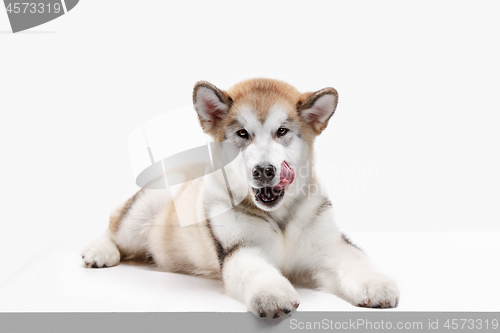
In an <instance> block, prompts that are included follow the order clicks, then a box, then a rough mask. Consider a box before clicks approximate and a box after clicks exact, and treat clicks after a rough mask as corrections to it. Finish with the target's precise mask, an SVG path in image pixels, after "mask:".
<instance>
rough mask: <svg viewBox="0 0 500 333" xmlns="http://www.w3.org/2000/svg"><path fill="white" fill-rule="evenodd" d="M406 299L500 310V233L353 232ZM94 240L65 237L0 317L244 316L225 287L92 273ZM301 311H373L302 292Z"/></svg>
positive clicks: (132, 269)
mask: <svg viewBox="0 0 500 333" xmlns="http://www.w3.org/2000/svg"><path fill="white" fill-rule="evenodd" d="M349 236H350V238H352V240H353V241H354V242H355V243H357V244H359V245H360V246H361V247H362V248H363V249H364V250H365V251H366V252H368V253H369V254H370V256H371V258H372V261H373V262H374V263H375V264H376V266H377V267H378V268H379V269H380V270H381V271H383V272H385V273H387V274H388V275H389V276H391V277H393V278H395V279H396V280H397V281H398V283H399V286H400V289H401V292H402V295H401V300H400V305H399V307H398V308H397V309H393V310H380V309H374V310H370V311H500V302H499V301H498V300H499V299H500V284H499V281H500V269H499V261H498V256H499V254H500V233H462V232H461V233H458V232H457V233H452V232H449V233H416V232H413V233H403V232H401V233H399V232H392V233H350V234H349ZM90 240H91V238H89V237H88V236H83V235H79V236H75V235H61V236H59V237H58V238H56V239H55V240H54V241H53V242H52V243H51V244H50V245H49V246H47V247H46V248H45V249H44V250H43V251H42V252H40V253H39V254H38V255H36V256H35V257H34V258H33V259H31V260H30V261H29V262H27V263H26V265H24V266H23V267H22V268H21V269H20V270H19V271H17V272H16V273H15V274H14V275H12V276H11V277H10V278H9V279H7V280H6V281H5V282H4V283H3V284H2V285H0V312H32V311H36V312H38V311H40V312H45V311H47V312H53V311H54V312H60V311H84V312H86V311H89V312H93V311H96V312H101V311H103V312H108V311H112V312H121V311H124V312H134V311H146V312H170V311H172V312H178V311H180V312H188V311H193V312H196V311H209V312H212V311H217V312H219V311H220V312H244V311H246V310H245V307H244V306H243V305H242V304H240V303H239V302H238V301H236V300H233V299H231V298H229V297H227V296H225V295H223V288H222V283H221V282H220V281H216V280H209V279H204V278H199V277H192V276H187V275H182V274H172V273H166V272H160V271H157V270H156V269H155V268H154V267H152V266H147V265H142V264H138V263H133V262H125V263H121V264H120V265H119V266H117V267H112V268H106V269H88V268H85V267H84V266H83V264H82V262H81V259H80V255H79V254H80V250H81V249H82V248H83V247H84V246H85V245H86V244H87V243H88V242H89V241H90ZM298 291H299V293H300V295H301V297H302V299H301V305H300V307H299V311H367V310H366V309H361V308H357V307H353V306H351V305H349V304H347V303H346V302H344V301H342V300H340V299H338V298H337V297H335V296H333V295H329V294H325V293H321V292H317V291H312V290H308V289H302V288H301V289H298Z"/></svg>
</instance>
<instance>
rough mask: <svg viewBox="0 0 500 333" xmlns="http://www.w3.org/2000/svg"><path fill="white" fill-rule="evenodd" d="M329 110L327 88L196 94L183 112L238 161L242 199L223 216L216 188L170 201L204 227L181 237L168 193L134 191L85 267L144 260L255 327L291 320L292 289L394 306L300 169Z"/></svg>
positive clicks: (202, 86)
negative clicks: (214, 295)
mask: <svg viewBox="0 0 500 333" xmlns="http://www.w3.org/2000/svg"><path fill="white" fill-rule="evenodd" d="M337 99H338V95H337V91H336V90H335V89H333V88H324V89H321V90H319V91H316V92H312V93H311V92H307V93H300V92H299V91H297V90H296V89H295V88H294V87H292V86H290V85H288V84H287V83H284V82H281V81H277V80H271V79H251V80H247V81H244V82H241V83H238V84H236V85H235V86H233V87H232V88H230V89H229V90H227V91H223V90H220V89H218V88H217V87H215V86H214V85H212V84H210V83H208V82H198V83H197V84H196V85H195V87H194V91H193V101H194V107H195V109H196V111H197V113H198V118H199V121H200V124H201V127H202V128H203V131H204V132H205V133H207V134H209V135H211V136H212V137H213V139H214V141H215V142H227V143H232V144H234V145H236V147H238V151H241V156H242V160H243V165H244V166H245V169H246V170H245V171H246V172H245V174H244V175H242V176H241V175H240V177H239V178H238V179H239V180H240V181H239V182H238V181H236V182H235V183H238V184H237V185H236V186H239V187H240V188H243V189H244V191H245V192H244V193H248V195H246V196H245V197H243V198H241V200H240V201H239V202H238V203H237V204H235V205H233V208H232V209H230V210H228V211H225V210H224V209H222V208H221V207H222V206H221V202H220V201H219V200H218V195H217V190H214V188H217V184H215V185H214V184H213V182H210V183H209V182H204V181H201V182H198V183H197V185H196V187H194V188H193V186H191V187H189V186H184V187H183V188H182V189H181V190H180V191H178V192H177V193H176V194H175V198H177V199H179V198H180V199H182V200H181V201H182V202H183V204H184V205H189V206H190V207H193V211H196V214H198V215H199V214H204V215H203V216H202V219H201V220H203V222H200V223H197V224H194V225H191V226H187V227H180V225H179V219H178V216H177V214H176V209H177V210H178V209H179V206H176V205H175V204H174V201H173V200H172V197H171V196H170V195H169V194H168V193H166V194H165V192H167V191H161V190H155V189H142V190H141V191H139V192H138V193H136V194H135V195H134V196H133V197H132V198H130V199H129V200H128V201H127V202H125V203H124V204H123V205H122V206H121V207H120V208H119V209H117V210H116V211H115V212H114V213H113V214H112V215H111V219H110V223H109V227H108V229H107V230H106V232H105V233H104V235H102V236H101V237H100V238H98V239H96V240H95V241H93V242H92V243H91V244H90V245H88V246H87V247H86V248H85V249H84V250H83V252H82V258H83V261H84V263H85V265H86V266H88V267H92V268H100V267H110V266H115V265H117V264H118V263H119V262H120V258H125V257H131V256H135V257H148V258H151V259H152V261H153V262H154V263H155V264H156V265H157V266H158V267H159V268H160V269H162V270H165V271H170V272H182V273H188V274H195V275H203V276H206V277H212V278H221V279H222V280H223V282H224V286H225V289H226V291H227V293H228V294H229V295H231V296H232V297H234V298H236V299H238V300H240V301H241V302H243V303H244V304H245V305H246V306H247V308H248V310H249V311H251V312H253V313H255V314H256V315H257V316H260V317H272V318H277V317H280V316H282V315H284V314H287V313H289V312H291V311H293V310H295V309H296V308H297V307H298V306H299V295H298V293H297V292H296V291H295V289H294V287H293V284H300V285H305V286H309V287H311V288H316V289H318V290H322V291H325V292H328V293H332V294H335V295H337V296H338V297H341V298H343V299H344V300H346V301H347V302H349V303H351V304H353V305H356V306H362V307H368V308H391V307H395V306H397V304H398V298H399V291H398V288H397V286H396V284H395V283H394V282H393V281H392V280H390V279H389V278H387V277H386V276H385V275H383V274H381V273H379V272H378V271H376V270H375V269H374V268H373V267H372V265H371V264H370V263H369V261H368V258H367V256H366V254H365V253H364V252H363V251H362V250H361V249H359V248H358V247H356V246H355V245H353V244H352V243H351V242H350V241H349V240H348V239H347V238H346V237H345V236H344V235H343V234H342V233H341V232H340V231H339V230H338V228H337V226H336V225H335V222H334V220H333V216H332V212H331V203H330V201H329V200H328V198H327V197H326V196H325V195H324V194H323V193H322V191H318V189H320V188H321V182H320V181H318V179H316V176H315V174H314V172H313V170H311V167H310V166H311V163H312V160H313V143H314V139H315V137H316V136H317V135H319V134H321V132H322V131H323V130H324V129H325V128H326V126H327V124H328V121H329V120H330V118H331V116H332V115H333V113H334V111H335V109H336V106H337ZM193 168H194V166H193ZM303 170H306V172H303ZM185 171H186V172H189V170H185ZM226 172H227V173H230V172H231V171H228V170H226ZM228 176H229V175H228ZM233 176H234V175H233ZM233 178H234V177H233ZM312 188H314V191H312V190H311V189H312ZM224 189H226V188H225V187H224ZM209 190H210V195H207V193H209V192H207V191H209ZM214 193H215V194H214ZM176 202H177V203H178V202H179V200H177V201H176ZM193 214H194V213H193Z"/></svg>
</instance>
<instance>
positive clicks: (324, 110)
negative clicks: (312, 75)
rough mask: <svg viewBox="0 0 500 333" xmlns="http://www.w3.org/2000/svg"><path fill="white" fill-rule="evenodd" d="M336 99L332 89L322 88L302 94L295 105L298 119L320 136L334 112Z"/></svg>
mask: <svg viewBox="0 0 500 333" xmlns="http://www.w3.org/2000/svg"><path fill="white" fill-rule="evenodd" d="M338 99H339V98H338V93H337V90H335V89H333V88H324V89H321V90H318V91H316V92H314V93H304V94H302V98H301V99H300V100H299V102H298V103H297V110H298V111H299V115H300V117H301V118H302V119H303V120H304V122H305V123H306V124H307V125H309V126H310V127H311V128H312V130H313V132H314V133H315V134H316V135H320V134H321V132H323V130H324V129H325V128H326V125H328V120H330V117H331V116H332V115H333V113H334V112H335V109H336V108H337V102H338Z"/></svg>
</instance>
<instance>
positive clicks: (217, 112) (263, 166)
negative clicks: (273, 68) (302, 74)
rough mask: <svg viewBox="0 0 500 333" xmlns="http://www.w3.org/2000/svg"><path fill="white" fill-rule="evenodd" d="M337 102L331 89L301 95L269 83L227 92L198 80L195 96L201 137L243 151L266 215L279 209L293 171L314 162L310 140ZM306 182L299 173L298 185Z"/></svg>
mask: <svg viewBox="0 0 500 333" xmlns="http://www.w3.org/2000/svg"><path fill="white" fill-rule="evenodd" d="M337 99H338V95H337V91H336V90H335V89H333V88H324V89H321V90H319V91H316V92H313V93H311V92H307V93H300V92H299V91H297V90H296V89H295V88H294V87H292V86H290V85H289V84H287V83H285V82H282V81H278V80H271V79H251V80H248V81H243V82H240V83H238V84H236V85H235V86H233V87H232V88H230V89H229V90H227V91H222V90H220V89H218V88H217V87H215V86H214V85H212V84H210V83H208V82H205V81H200V82H198V83H197V84H196V85H195V87H194V91H193V102H194V106H195V109H196V111H197V112H198V118H199V121H200V124H201V127H202V128H203V130H204V132H205V133H207V134H209V135H211V136H212V137H213V138H214V140H215V141H216V142H231V143H234V144H236V145H237V146H238V147H239V148H240V149H241V151H242V156H243V160H244V164H245V167H246V171H247V172H246V177H247V183H248V186H250V187H251V193H253V194H254V195H253V196H252V198H253V199H252V200H253V201H254V204H255V205H256V206H257V207H258V208H260V209H263V210H266V211H271V210H275V209H277V208H278V207H279V206H280V205H281V204H282V202H283V201H284V197H285V195H286V193H285V192H286V191H287V188H288V185H290V183H291V182H292V181H293V177H294V175H295V173H294V171H293V170H294V169H295V170H297V168H300V167H301V166H304V165H305V163H306V162H307V160H309V159H310V158H311V157H312V144H313V141H314V138H315V137H316V136H317V135H319V134H321V132H322V131H323V130H324V129H325V128H326V126H327V124H328V121H329V119H330V117H331V116H332V115H333V113H334V111H335V108H336V106H337ZM307 177H310V174H309V172H306V173H305V174H304V173H299V174H297V181H296V182H302V183H304V181H307V179H303V178H307Z"/></svg>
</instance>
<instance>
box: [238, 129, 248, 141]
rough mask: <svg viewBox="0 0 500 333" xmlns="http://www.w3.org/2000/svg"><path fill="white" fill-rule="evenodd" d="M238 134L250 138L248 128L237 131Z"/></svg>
mask: <svg viewBox="0 0 500 333" xmlns="http://www.w3.org/2000/svg"><path fill="white" fill-rule="evenodd" d="M236 135H238V136H239V137H240V138H243V139H248V132H247V130H246V129H240V130H239V131H238V132H236Z"/></svg>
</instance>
